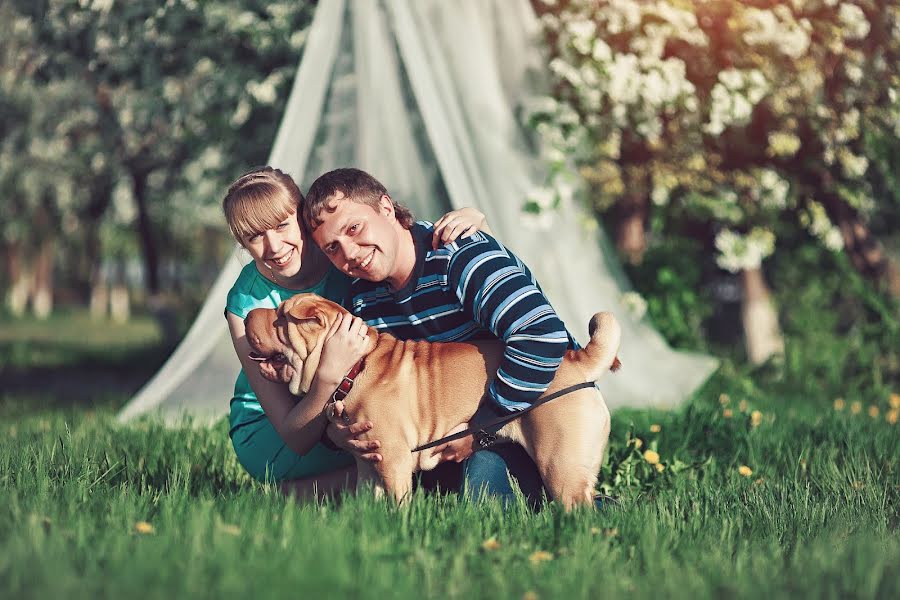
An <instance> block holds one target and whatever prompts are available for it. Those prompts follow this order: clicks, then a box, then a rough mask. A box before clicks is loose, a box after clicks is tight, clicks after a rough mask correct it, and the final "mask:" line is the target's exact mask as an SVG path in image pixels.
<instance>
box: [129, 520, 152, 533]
mask: <svg viewBox="0 0 900 600" xmlns="http://www.w3.org/2000/svg"><path fill="white" fill-rule="evenodd" d="M134 531H135V532H136V533H140V534H143V535H147V534H150V533H153V531H154V529H153V525H151V524H150V523H148V522H147V521H138V522H137V523H135V524H134Z"/></svg>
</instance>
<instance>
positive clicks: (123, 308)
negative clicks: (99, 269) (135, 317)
mask: <svg viewBox="0 0 900 600" xmlns="http://www.w3.org/2000/svg"><path fill="white" fill-rule="evenodd" d="M112 279H113V281H112V285H111V286H110V288H109V315H110V316H111V317H112V320H113V321H115V322H116V323H125V322H127V321H128V319H130V318H131V297H130V295H129V293H128V284H127V283H126V282H125V265H124V264H123V262H122V261H121V260H120V261H116V268H115V272H114V275H113V278H112Z"/></svg>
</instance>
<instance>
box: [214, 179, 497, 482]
mask: <svg viewBox="0 0 900 600" xmlns="http://www.w3.org/2000/svg"><path fill="white" fill-rule="evenodd" d="M301 202H303V194H302V193H301V192H300V190H299V188H298V187H297V185H296V183H294V180H293V179H292V178H291V177H290V176H289V175H287V174H285V173H283V172H281V171H280V170H278V169H273V168H272V167H261V168H257V169H254V170H252V171H250V172H248V173H246V174H244V175H242V176H241V177H239V178H238V179H237V180H236V181H235V182H234V183H233V184H232V185H231V187H230V188H229V189H228V193H227V194H226V195H225V198H224V200H223V201H222V208H223V210H224V212H225V219H226V221H227V222H228V226H229V228H230V229H231V233H232V234H233V235H234V237H235V239H236V240H237V241H238V243H239V244H240V245H241V246H242V247H243V248H244V249H245V250H247V252H248V253H249V254H250V256H251V257H252V258H253V262H251V263H249V264H247V266H245V267H244V269H243V270H242V271H241V274H240V275H239V276H238V278H237V281H235V283H234V286H233V287H232V288H231V291H229V293H228V299H227V302H226V307H225V318H226V320H227V321H228V328H229V330H230V332H231V340H232V342H233V343H234V349H235V352H237V355H238V358H239V359H240V361H241V366H242V367H243V368H242V370H241V373H240V374H239V375H238V379H237V382H236V383H235V390H234V397H233V398H232V400H231V414H230V418H229V421H230V436H231V440H232V444H233V446H234V449H235V452H236V453H237V457H238V460H239V461H240V463H241V465H243V466H244V468H245V469H246V470H247V472H248V473H250V475H252V476H253V477H254V478H256V479H259V480H261V481H265V480H268V481H277V482H279V483H280V485H281V488H282V490H283V491H284V492H285V493H290V494H295V495H297V496H299V497H308V496H311V495H323V494H328V493H331V492H334V491H337V490H340V489H343V488H346V487H352V486H353V485H354V484H355V482H356V468H355V461H354V459H353V456H352V455H351V454H350V453H349V452H343V451H340V450H334V449H329V448H327V447H325V446H324V445H323V444H322V443H320V440H321V439H322V436H323V432H324V431H325V427H326V425H327V424H328V421H327V419H326V418H325V416H324V415H323V414H322V409H323V407H324V406H325V404H326V403H327V401H328V399H329V398H330V396H331V394H332V392H334V390H335V389H336V388H337V387H338V385H339V384H340V382H341V380H342V378H343V376H344V374H346V373H347V372H348V371H349V370H350V368H351V367H352V366H353V365H354V364H356V362H357V361H358V360H359V359H360V358H361V357H362V349H363V341H364V338H363V337H362V333H363V332H364V331H365V330H366V326H365V323H364V322H363V321H362V320H361V319H359V318H357V317H353V316H351V315H349V314H347V315H344V317H343V318H342V319H341V320H340V321H339V322H336V323H335V326H334V327H333V328H332V329H331V331H329V337H328V338H327V341H326V343H325V346H324V349H323V352H322V359H321V363H320V365H319V369H318V371H317V372H316V376H315V378H314V379H313V381H312V385H311V387H310V390H309V392H308V393H307V394H306V396H305V397H304V398H303V399H302V400H301V401H299V402H298V401H297V399H296V398H295V397H294V396H292V395H291V394H290V392H289V391H288V389H287V386H285V385H282V384H277V383H273V382H271V381H268V380H266V379H264V378H263V377H262V376H261V375H260V374H259V370H258V369H257V366H256V363H254V362H253V361H252V360H250V358H248V356H249V353H250V346H249V344H248V342H247V339H246V333H245V331H244V317H246V316H247V313H249V312H250V311H251V310H253V309H254V308H259V307H266V308H275V307H276V306H278V305H279V304H280V303H281V302H282V301H283V300H285V299H287V298H290V297H291V296H293V295H295V294H299V293H302V292H313V293H316V294H319V295H320V296H324V297H325V298H328V299H330V300H334V301H335V302H342V301H343V299H344V294H345V292H346V290H347V286H348V284H349V279H348V278H347V276H345V275H344V274H342V273H341V272H340V271H338V270H337V269H335V268H334V267H333V266H332V265H331V263H330V262H329V261H328V259H327V258H326V257H325V256H324V255H323V254H322V253H321V252H320V251H319V249H318V247H317V246H316V245H315V244H314V243H312V242H311V241H310V242H309V243H307V240H308V239H309V238H308V236H307V233H306V232H305V231H304V230H303V226H302V225H301V223H300V219H299V218H298V212H299V211H298V208H299V206H300V203H301ZM478 228H483V229H484V228H486V223H485V220H484V215H483V214H481V213H480V212H478V211H477V210H475V209H471V208H464V209H460V210H457V211H453V212H450V213H447V214H446V215H444V216H443V217H442V218H441V219H440V220H439V221H438V222H437V223H436V227H435V235H434V239H433V243H434V244H435V245H439V244H443V243H446V242H448V241H451V240H453V239H456V238H457V237H459V236H461V235H465V234H467V233H471V232H473V231H475V230H476V229H478ZM371 427H372V424H371V423H358V424H354V425H352V426H350V427H337V428H336V429H337V435H338V436H339V438H340V439H338V440H335V442H336V444H337V445H338V446H340V447H342V448H343V449H345V450H349V451H353V452H356V453H358V454H360V455H361V456H362V458H363V459H365V460H370V461H373V462H377V461H378V460H381V457H380V455H379V454H378V452H377V450H378V442H375V441H368V442H364V441H360V440H358V439H357V438H356V436H358V435H359V434H361V433H363V432H365V431H368V430H369V429H371Z"/></svg>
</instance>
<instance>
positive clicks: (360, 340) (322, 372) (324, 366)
mask: <svg viewBox="0 0 900 600" xmlns="http://www.w3.org/2000/svg"><path fill="white" fill-rule="evenodd" d="M368 331H369V327H368V325H366V322H365V321H363V320H362V319H360V318H359V317H354V316H353V315H351V314H350V313H341V316H340V318H338V319H335V320H334V323H332V324H331V329H329V330H328V333H327V334H326V337H325V345H324V347H323V348H322V358H321V360H320V361H319V368H318V369H317V370H316V377H317V378H318V379H319V381H321V383H322V384H323V385H325V384H327V385H329V386H332V387H335V388H336V387H337V386H338V385H340V383H341V381H343V379H344V375H346V374H347V373H348V372H349V371H350V369H351V368H353V365H355V364H356V363H358V362H359V360H360V359H361V358H362V357H363V356H364V352H365V349H366V345H367V342H368V337H367V334H368Z"/></svg>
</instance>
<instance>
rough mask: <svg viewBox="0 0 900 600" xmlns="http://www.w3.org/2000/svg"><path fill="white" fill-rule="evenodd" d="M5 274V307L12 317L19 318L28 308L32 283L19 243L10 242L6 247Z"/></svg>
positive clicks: (21, 246)
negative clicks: (7, 287) (7, 278)
mask: <svg viewBox="0 0 900 600" xmlns="http://www.w3.org/2000/svg"><path fill="white" fill-rule="evenodd" d="M6 272H7V273H8V274H9V289H8V290H7V291H6V306H7V308H9V312H10V313H12V315H13V316H14V317H21V316H23V315H24V314H25V308H26V307H27V306H28V295H29V292H30V290H31V283H32V277H31V271H30V269H29V268H28V266H27V265H26V264H25V259H24V248H23V245H22V243H21V242H10V243H9V244H7V245H6Z"/></svg>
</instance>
